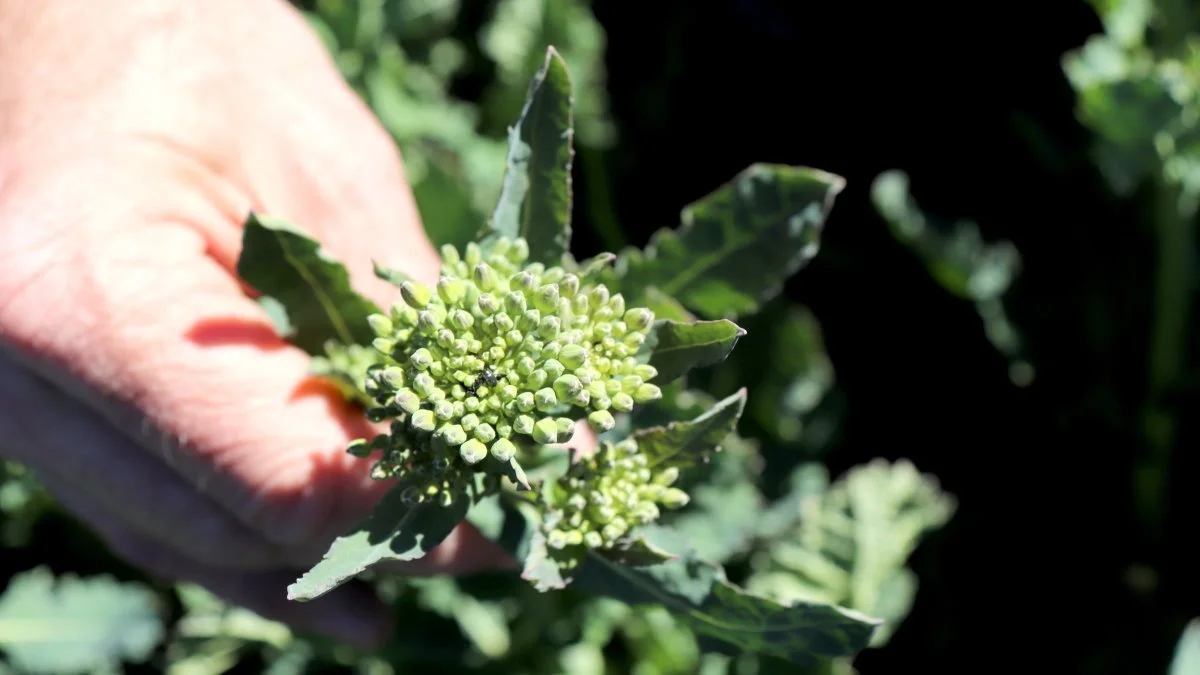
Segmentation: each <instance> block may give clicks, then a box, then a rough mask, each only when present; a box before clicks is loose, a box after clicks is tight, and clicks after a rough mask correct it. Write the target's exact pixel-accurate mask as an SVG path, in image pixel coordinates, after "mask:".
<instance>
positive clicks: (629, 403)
mask: <svg viewBox="0 0 1200 675" xmlns="http://www.w3.org/2000/svg"><path fill="white" fill-rule="evenodd" d="M612 409H613V410H616V411H617V412H629V411H631V410H633V397H632V396H630V395H629V394H626V393H625V392H619V393H617V394H614V395H613V397H612Z"/></svg>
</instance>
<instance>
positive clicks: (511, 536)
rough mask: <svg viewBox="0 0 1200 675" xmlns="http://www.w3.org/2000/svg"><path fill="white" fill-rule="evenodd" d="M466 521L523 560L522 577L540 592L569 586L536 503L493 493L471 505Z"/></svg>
mask: <svg viewBox="0 0 1200 675" xmlns="http://www.w3.org/2000/svg"><path fill="white" fill-rule="evenodd" d="M467 522H469V523H471V524H472V525H474V526H475V528H476V529H478V530H479V532H480V533H481V534H482V535H483V536H485V537H487V538H488V539H491V540H492V541H493V542H495V543H496V544H498V545H499V546H500V548H502V549H504V550H505V551H506V552H507V553H508V554H509V555H510V556H512V557H513V558H514V559H516V560H518V561H520V562H521V563H522V564H523V565H524V567H523V569H522V571H521V578H522V579H525V580H526V581H529V582H531V583H532V584H533V586H534V588H536V589H537V590H538V591H541V592H545V591H549V590H556V589H561V588H566V586H567V584H568V583H570V579H569V578H566V577H564V576H563V574H562V570H560V569H559V566H558V563H557V562H556V561H555V560H554V559H553V558H551V557H550V549H549V548H548V547H547V546H546V539H545V536H544V535H543V534H542V531H541V529H540V528H539V527H538V524H539V523H540V518H539V516H538V514H537V508H536V507H535V506H534V505H533V504H531V503H529V502H527V501H521V502H517V503H515V504H513V503H510V502H509V501H508V500H506V499H504V498H503V497H502V496H501V495H492V496H490V497H487V498H485V499H481V500H479V502H477V503H476V504H475V506H473V507H472V508H471V511H470V512H469V513H468V514H467Z"/></svg>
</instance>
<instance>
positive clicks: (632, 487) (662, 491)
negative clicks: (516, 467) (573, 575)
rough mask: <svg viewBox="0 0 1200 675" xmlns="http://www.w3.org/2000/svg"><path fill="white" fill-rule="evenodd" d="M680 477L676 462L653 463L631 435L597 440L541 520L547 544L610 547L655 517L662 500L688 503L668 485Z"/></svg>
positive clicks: (563, 482) (671, 506)
mask: <svg viewBox="0 0 1200 675" xmlns="http://www.w3.org/2000/svg"><path fill="white" fill-rule="evenodd" d="M678 478H679V469H677V468H675V467H668V468H665V469H652V468H651V467H650V462H649V459H648V458H647V457H646V455H644V454H641V453H639V452H638V446H637V441H635V440H634V439H632V438H627V439H625V440H623V441H621V442H620V443H617V444H615V445H614V444H612V443H607V442H605V443H603V444H601V447H600V450H599V451H598V452H597V453H596V454H595V455H593V456H591V457H588V458H586V459H584V460H582V461H580V462H579V463H577V464H575V465H574V466H572V467H571V471H570V472H569V473H568V474H567V475H566V476H564V477H563V478H562V479H561V480H560V482H559V487H560V488H561V490H560V492H561V493H562V494H564V495H566V496H565V497H563V498H561V499H559V500H558V502H559V503H557V504H555V505H554V508H551V509H550V510H549V511H548V512H547V513H546V516H545V519H544V520H543V522H542V531H543V533H544V534H545V535H546V543H547V545H548V546H549V547H550V548H552V549H559V550H561V549H566V548H570V547H577V546H586V547H587V548H593V549H605V548H612V547H613V546H614V545H615V544H616V543H617V542H618V541H620V540H621V539H622V538H623V537H625V536H626V535H627V534H628V533H629V532H630V530H632V529H633V528H635V527H638V526H640V525H649V524H650V523H653V522H654V521H656V520H658V517H659V513H660V511H659V507H660V506H661V507H665V508H668V509H675V508H679V507H681V506H684V505H685V504H687V502H688V495H687V493H686V492H684V491H683V490H680V489H679V488H675V487H671V485H672V484H673V483H674V482H675V481H676V479H678Z"/></svg>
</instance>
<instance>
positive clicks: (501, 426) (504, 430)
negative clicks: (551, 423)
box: [496, 419, 537, 438]
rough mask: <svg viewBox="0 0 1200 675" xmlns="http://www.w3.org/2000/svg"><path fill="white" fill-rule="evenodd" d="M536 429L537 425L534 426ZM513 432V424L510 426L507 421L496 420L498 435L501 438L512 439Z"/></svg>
mask: <svg viewBox="0 0 1200 675" xmlns="http://www.w3.org/2000/svg"><path fill="white" fill-rule="evenodd" d="M534 428H535V429H536V428H537V425H534ZM512 432H513V430H512V424H510V423H509V422H508V421H506V420H501V419H497V420H496V433H497V434H498V435H499V436H500V437H501V438H511V437H512Z"/></svg>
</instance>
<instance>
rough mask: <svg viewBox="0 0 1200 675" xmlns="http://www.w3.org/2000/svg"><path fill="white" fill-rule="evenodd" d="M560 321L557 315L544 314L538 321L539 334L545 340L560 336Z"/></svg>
mask: <svg viewBox="0 0 1200 675" xmlns="http://www.w3.org/2000/svg"><path fill="white" fill-rule="evenodd" d="M559 328H560V326H559V321H558V317H557V316H544V317H542V319H541V321H540V322H538V327H537V334H538V337H540V338H542V339H543V340H553V339H554V338H556V337H558V331H559Z"/></svg>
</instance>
